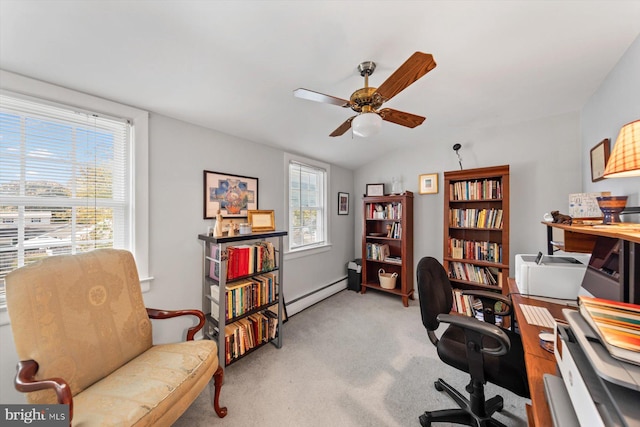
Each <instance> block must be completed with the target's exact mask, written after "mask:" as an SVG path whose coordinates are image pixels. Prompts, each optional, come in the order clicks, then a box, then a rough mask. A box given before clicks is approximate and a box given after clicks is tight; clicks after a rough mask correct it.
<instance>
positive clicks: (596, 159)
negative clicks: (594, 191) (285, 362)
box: [590, 138, 611, 182]
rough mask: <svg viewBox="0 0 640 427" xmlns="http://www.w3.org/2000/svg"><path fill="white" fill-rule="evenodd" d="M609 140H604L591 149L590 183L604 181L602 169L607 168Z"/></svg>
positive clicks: (609, 148)
mask: <svg viewBox="0 0 640 427" xmlns="http://www.w3.org/2000/svg"><path fill="white" fill-rule="evenodd" d="M610 152H611V140H610V139H609V138H605V139H603V140H602V141H600V142H599V143H598V144H596V146H595V147H593V148H592V149H591V154H590V158H591V182H596V181H601V180H603V179H604V176H603V175H604V168H605V167H607V162H608V161H609V155H610V154H611V153H610Z"/></svg>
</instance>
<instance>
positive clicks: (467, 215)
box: [449, 209, 502, 229]
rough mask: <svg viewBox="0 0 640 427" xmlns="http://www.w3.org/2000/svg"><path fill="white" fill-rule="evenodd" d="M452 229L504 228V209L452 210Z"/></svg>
mask: <svg viewBox="0 0 640 427" xmlns="http://www.w3.org/2000/svg"><path fill="white" fill-rule="evenodd" d="M449 222H450V223H451V226H452V227H461V228H497V229H501V228H502V209H450V210H449Z"/></svg>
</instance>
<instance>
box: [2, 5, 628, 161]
mask: <svg viewBox="0 0 640 427" xmlns="http://www.w3.org/2000/svg"><path fill="white" fill-rule="evenodd" d="M639 22H640V1H637V0H636V1H616V0H605V1H564V0H554V1H542V0H538V1H518V0H512V1H506V0H500V1H482V0H478V1H312V0H309V1H274V0H272V1H261V0H256V1H254V0H246V1H215V0H211V1H205V0H200V1H195V0H182V1H171V0H164V1H145V0H138V1H104V0H93V1H61V0H49V1H39V0H38V1H32V0H17V1H14V0H0V68H2V69H4V70H7V71H11V72H14V73H18V74H24V75H26V76H29V77H33V78H36V79H41V80H44V81H47V82H50V83H54V84H58V85H61V86H65V87H68V88H71V89H75V90H79V91H82V92H86V93H90V94H93V95H97V96H100V97H103V98H107V99H111V100H114V101H118V102H121V103H125V104H128V105H132V106H135V107H138V108H142V109H146V110H149V111H151V112H155V113H159V114H162V115H166V116H170V117H174V118H177V119H181V120H184V121H187V122H190V123H194V124H197V125H201V126H204V127H207V128H211V129H215V130H218V131H221V132H224V133H227V134H231V135H235V136H238V137H241V138H245V139H248V140H251V141H254V142H257V143H262V144H267V145H270V146H274V147H278V148H281V149H284V150H287V151H290V152H293V153H297V154H302V155H306V156H309V157H313V158H316V159H319V160H324V161H327V162H330V163H333V164H337V165H341V166H343V167H346V168H354V169H355V168H357V167H359V166H360V165H362V164H365V163H367V162H369V161H371V160H372V159H375V158H378V157H380V156H382V155H384V154H385V153H387V152H389V151H391V150H398V149H404V148H411V147H413V146H416V145H418V144H448V145H452V144H453V143H455V142H459V141H456V140H455V137H456V135H460V134H461V132H462V133H464V132H465V131H472V130H473V129H474V128H478V127H486V126H495V125H501V124H505V125H506V124H510V123H518V122H521V121H526V120H529V119H535V118H540V117H546V116H552V115H556V114H562V113H565V112H570V111H576V110H579V109H580V108H581V107H582V106H583V105H584V103H585V101H586V100H587V99H588V98H589V96H591V95H592V94H593V92H594V91H595V90H596V89H597V87H598V86H599V85H600V84H601V83H602V81H603V79H604V78H605V77H606V76H607V74H608V73H609V72H610V71H611V69H612V68H613V67H614V66H615V64H616V63H617V61H618V60H619V59H620V57H621V56H622V55H623V54H624V52H625V50H626V49H627V48H628V47H629V45H630V44H631V43H632V42H633V41H634V40H635V39H636V37H638V35H639V33H640V24H639ZM416 51H422V52H427V53H431V54H433V56H434V58H435V61H436V63H437V67H436V68H435V69H433V70H432V71H431V72H429V73H428V74H427V75H425V76H424V77H422V78H421V79H420V80H418V81H417V82H415V83H414V84H412V85H411V86H409V87H408V88H407V89H405V90H404V91H402V92H401V93H399V94H398V95H397V96H395V97H394V98H393V99H391V100H390V101H389V102H388V103H386V104H385V107H390V108H394V109H398V110H402V111H406V112H410V113H413V114H417V115H421V116H426V117H427V119H426V121H425V122H424V123H423V124H422V125H421V126H418V127H416V128H414V129H409V128H405V127H402V126H398V125H395V124H393V123H389V122H384V123H383V127H382V130H381V132H380V133H379V134H378V135H376V136H374V137H371V138H367V139H362V138H357V137H353V136H352V135H351V133H350V132H347V133H345V134H344V135H343V136H341V137H335V138H332V137H329V134H330V133H331V132H332V131H333V130H334V129H336V128H337V127H338V125H340V124H341V123H342V122H344V121H345V120H346V119H347V118H348V117H350V116H352V115H353V112H352V111H351V110H349V109H343V108H340V107H337V106H334V105H328V104H321V103H316V102H311V101H305V100H302V99H298V98H294V96H293V90H295V89H296V88H299V87H303V88H307V89H311V90H314V91H318V92H321V93H324V94H328V95H333V96H337V97H339V98H344V99H348V98H349V96H350V95H351V93H352V92H353V91H355V90H356V89H359V88H361V87H362V86H363V79H362V77H360V75H359V73H358V72H357V69H356V68H357V66H358V64H359V63H360V62H363V61H369V60H370V61H374V62H376V64H377V68H376V70H375V72H374V74H373V75H372V76H371V78H370V79H369V84H370V85H371V86H379V85H380V84H381V83H382V82H383V81H384V80H386V78H387V77H389V75H390V74H391V73H392V72H393V71H394V70H395V69H396V68H398V67H399V66H400V64H402V63H403V62H404V61H405V60H406V59H407V58H408V57H409V56H410V55H411V54H412V53H413V52H416ZM212 143H215V141H212Z"/></svg>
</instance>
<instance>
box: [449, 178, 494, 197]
mask: <svg viewBox="0 0 640 427" xmlns="http://www.w3.org/2000/svg"><path fill="white" fill-rule="evenodd" d="M449 194H450V199H451V200H486V199H502V181H501V180H498V179H483V180H476V181H458V182H452V183H451V184H449Z"/></svg>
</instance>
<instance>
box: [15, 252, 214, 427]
mask: <svg viewBox="0 0 640 427" xmlns="http://www.w3.org/2000/svg"><path fill="white" fill-rule="evenodd" d="M6 288H7V305H8V310H9V316H10V319H11V327H12V330H13V337H14V341H15V345H16V350H17V353H18V356H19V358H20V360H21V361H28V360H34V361H35V362H37V364H38V367H39V368H37V373H36V374H35V376H33V378H31V379H28V378H23V379H22V380H25V379H28V381H26V382H27V384H31V381H39V380H44V379H51V378H60V379H62V380H64V381H63V382H66V384H67V385H68V388H69V389H70V394H71V396H72V397H73V406H72V408H73V422H74V425H82V426H85V425H86V426H89V425H158V423H160V424H163V425H170V424H171V423H172V422H173V421H175V420H176V419H177V418H178V417H179V416H180V414H182V412H184V410H185V409H186V408H187V407H188V406H189V405H190V404H191V402H193V400H194V399H195V398H196V397H197V396H198V394H199V393H200V391H202V389H204V387H205V386H206V385H207V383H208V382H209V381H210V379H211V377H212V375H214V373H216V392H215V402H214V406H215V407H216V411H217V412H218V415H220V416H224V415H226V408H220V407H219V405H218V395H219V391H220V386H221V385H222V372H223V371H222V369H221V368H220V367H219V363H218V357H217V348H216V344H215V342H213V341H208V340H205V341H187V342H184V343H177V344H165V345H157V346H154V345H153V344H152V333H151V332H152V331H151V321H150V320H149V315H148V311H147V309H146V308H145V307H144V302H143V299H142V293H141V290H140V282H139V278H138V273H137V269H136V266H135V262H134V259H133V256H132V255H131V253H130V252H128V251H124V250H116V249H98V250H95V251H92V252H88V253H83V254H79V255H60V256H54V257H47V258H44V259H43V260H41V261H37V262H35V263H33V264H30V265H28V266H26V267H23V268H20V269H17V270H15V271H13V272H12V273H10V274H9V275H8V276H7V277H6ZM149 312H152V313H155V314H158V313H160V314H162V316H160V317H161V318H163V317H173V316H174V315H177V314H194V313H193V312H194V311H185V312H173V313H172V312H159V311H158V310H151V309H150V310H149ZM198 313H199V316H200V320H201V321H200V324H199V325H198V329H199V328H201V327H202V324H203V317H202V316H203V315H202V313H201V312H198ZM194 329H195V328H191V330H190V331H189V335H188V338H190V339H192V338H193V334H194V333H195V330H194ZM23 376H24V375H23ZM19 377H20V373H19V374H18V378H17V383H20V382H21V379H20V378H19ZM33 389H34V388H33V387H32V386H27V387H26V388H25V389H23V390H21V391H31V390H33ZM28 400H29V402H31V403H56V402H59V401H60V396H59V395H58V396H57V395H56V393H55V392H54V391H52V390H51V386H50V387H48V389H44V390H39V391H35V392H30V393H28Z"/></svg>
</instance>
